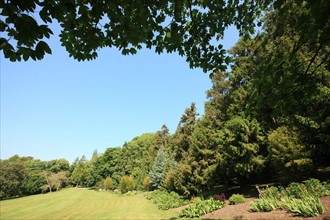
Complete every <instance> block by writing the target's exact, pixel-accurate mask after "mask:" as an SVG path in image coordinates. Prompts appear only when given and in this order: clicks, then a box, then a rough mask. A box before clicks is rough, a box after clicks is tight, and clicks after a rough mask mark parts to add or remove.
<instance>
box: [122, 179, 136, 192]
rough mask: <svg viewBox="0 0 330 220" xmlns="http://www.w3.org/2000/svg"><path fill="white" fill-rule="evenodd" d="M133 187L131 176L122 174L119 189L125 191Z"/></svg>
mask: <svg viewBox="0 0 330 220" xmlns="http://www.w3.org/2000/svg"><path fill="white" fill-rule="evenodd" d="M133 189H135V182H134V180H133V178H132V177H131V176H122V177H121V179H120V182H119V190H120V192H121V193H127V192H128V191H132V190H133Z"/></svg>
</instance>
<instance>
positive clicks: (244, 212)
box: [202, 196, 330, 220]
mask: <svg viewBox="0 0 330 220" xmlns="http://www.w3.org/2000/svg"><path fill="white" fill-rule="evenodd" d="M253 200H256V198H247V199H246V202H244V203H242V204H238V205H229V204H228V203H227V204H226V206H225V207H224V208H222V209H219V210H216V211H214V212H212V213H209V214H206V215H204V216H202V218H203V219H292V220H300V219H301V220H330V196H325V197H322V198H321V202H322V204H323V207H324V209H325V212H324V213H323V214H322V215H319V216H317V217H310V218H305V217H301V216H297V215H296V214H293V213H290V212H287V211H285V210H275V211H272V212H252V211H251V210H250V203H251V202H252V201H253Z"/></svg>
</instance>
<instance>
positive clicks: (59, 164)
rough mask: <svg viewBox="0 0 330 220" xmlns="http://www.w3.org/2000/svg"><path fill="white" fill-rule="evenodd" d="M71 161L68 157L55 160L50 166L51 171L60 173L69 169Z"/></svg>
mask: <svg viewBox="0 0 330 220" xmlns="http://www.w3.org/2000/svg"><path fill="white" fill-rule="evenodd" d="M69 170H70V163H69V161H67V160H66V159H58V160H54V162H53V164H52V166H51V167H50V171H52V172H54V173H58V172H61V171H69Z"/></svg>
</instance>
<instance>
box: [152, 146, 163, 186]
mask: <svg viewBox="0 0 330 220" xmlns="http://www.w3.org/2000/svg"><path fill="white" fill-rule="evenodd" d="M165 172H166V153H165V150H164V147H163V146H162V147H161V148H160V149H159V151H158V153H157V156H156V158H155V162H154V164H153V166H152V169H151V171H150V173H149V176H150V182H151V186H152V187H153V188H154V189H159V188H160V186H161V183H162V181H163V180H164V177H165Z"/></svg>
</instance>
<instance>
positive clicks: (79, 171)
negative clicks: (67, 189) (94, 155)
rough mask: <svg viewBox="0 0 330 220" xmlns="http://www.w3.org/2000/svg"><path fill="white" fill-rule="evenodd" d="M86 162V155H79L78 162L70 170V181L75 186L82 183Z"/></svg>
mask: <svg viewBox="0 0 330 220" xmlns="http://www.w3.org/2000/svg"><path fill="white" fill-rule="evenodd" d="M86 162H87V160H86V157H85V156H83V157H81V159H80V160H79V162H78V164H77V165H76V166H75V168H74V170H73V171H72V174H71V177H70V181H71V183H72V184H74V185H76V187H78V186H79V185H80V184H81V183H82V180H83V177H84V175H85V170H86Z"/></svg>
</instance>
